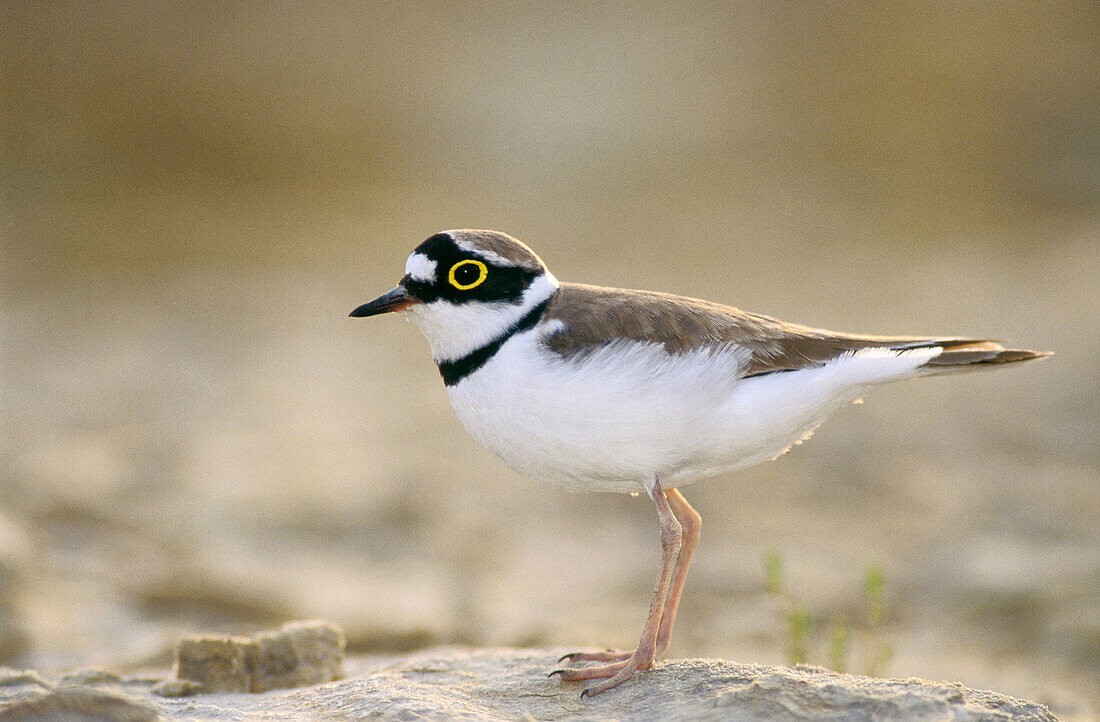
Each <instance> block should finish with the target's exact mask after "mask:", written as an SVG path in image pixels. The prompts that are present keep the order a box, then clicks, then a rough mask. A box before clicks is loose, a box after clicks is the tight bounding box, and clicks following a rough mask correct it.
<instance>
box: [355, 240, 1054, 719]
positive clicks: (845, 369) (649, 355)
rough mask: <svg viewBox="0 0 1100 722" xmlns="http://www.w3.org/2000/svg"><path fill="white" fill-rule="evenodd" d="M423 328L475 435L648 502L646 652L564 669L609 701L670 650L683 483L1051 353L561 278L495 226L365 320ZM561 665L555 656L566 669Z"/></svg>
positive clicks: (568, 477)
mask: <svg viewBox="0 0 1100 722" xmlns="http://www.w3.org/2000/svg"><path fill="white" fill-rule="evenodd" d="M391 311H400V312H403V313H406V314H408V316H409V318H411V319H412V321H413V322H415V323H416V324H417V325H418V326H419V327H420V329H421V331H423V333H424V335H425V336H426V337H427V339H428V343H429V345H430V346H431V351H432V355H433V356H434V358H435V362H436V364H437V365H438V366H439V372H440V374H441V375H442V377H443V383H444V385H445V386H446V389H447V395H448V396H449V397H450V400H451V404H452V405H453V406H454V409H455V412H456V413H457V414H458V418H459V420H460V421H461V422H462V425H463V426H464V427H465V428H466V430H467V431H468V432H469V433H470V434H471V435H472V436H473V437H474V438H475V439H476V440H477V441H478V442H480V443H481V444H482V445H484V446H485V447H486V448H488V449H489V450H490V451H492V452H493V453H494V454H496V455H497V456H498V457H500V459H501V460H502V461H504V463H505V464H507V465H508V466H510V467H511V468H512V469H514V470H515V471H517V472H519V473H520V474H523V475H524V476H528V477H530V478H532V479H534V480H536V481H540V482H543V483H546V484H552V485H555V486H562V487H565V488H568V489H572V490H576V491H617V492H632V493H633V492H645V493H646V494H647V495H648V496H649V498H650V499H651V500H652V501H653V502H654V504H655V505H656V508H657V517H658V520H659V522H660V529H661V534H660V539H661V570H660V574H659V575H658V577H657V584H656V588H655V590H654V593H653V600H652V602H651V604H650V609H649V615H648V617H647V619H646V623H645V627H644V630H643V632H642V636H641V639H640V641H639V643H638V647H637V648H636V649H635V650H633V651H630V652H600V653H576V654H571V655H566V656H565V657H563V658H562V660H566V659H568V660H570V661H571V662H583V661H595V662H602V663H603V664H600V665H598V666H589V667H570V668H567V669H559V670H555V671H554V672H551V674H557V675H560V676H561V678H562V679H564V680H568V681H573V680H586V679H599V680H600V681H599V682H598V683H595V684H594V685H593V686H591V687H589V688H587V689H585V690H584V691H583V692H582V697H583V696H584V695H592V694H597V693H599V692H603V691H605V690H607V689H610V688H612V687H614V686H616V685H618V684H619V683H621V682H623V681H625V680H627V679H629V678H630V677H631V676H632V675H633V674H634V672H635V671H637V670H640V669H649V668H650V667H652V666H653V664H654V661H655V660H657V659H659V658H660V657H661V656H662V655H663V654H664V653H665V651H666V650H667V648H668V644H669V640H670V638H671V635H672V626H673V623H674V621H675V619H676V608H677V605H678V603H679V601H680V595H681V592H682V591H683V586H684V580H685V578H686V577H687V572H688V566H689V564H690V563H691V556H692V553H693V552H694V550H695V546H696V544H697V543H698V540H699V528H700V519H699V514H698V513H697V512H696V511H695V510H694V509H692V508H691V506H690V505H688V503H687V501H685V500H684V497H683V496H682V495H681V494H680V492H679V491H678V489H679V487H682V486H685V485H687V484H690V483H692V482H695V481H698V480H700V479H705V478H707V477H711V476H715V475H718V474H722V473H725V472H728V471H731V470H733V469H741V468H744V467H747V466H751V465H753V464H757V463H760V462H762V461H767V460H769V459H774V458H775V457H777V456H779V455H780V454H782V453H783V452H785V451H786V450H787V449H789V448H790V447H791V446H792V445H793V444H795V443H797V442H799V441H801V440H804V439H806V438H808V437H809V436H810V434H811V433H813V431H814V429H815V428H817V426H818V425H819V424H820V423H821V422H822V421H824V420H825V418H826V417H827V416H828V415H829V414H831V413H832V412H833V411H836V410H837V409H839V408H840V407H842V406H845V405H847V404H850V403H852V402H854V401H856V400H858V399H859V398H861V397H862V396H864V395H865V394H867V393H868V392H869V391H871V390H872V389H874V388H876V387H878V386H881V385H883V384H886V383H890V382H893V381H900V380H902V379H908V378H914V377H917V376H929V375H932V374H939V373H944V372H949V371H962V370H971V369H988V368H994V367H997V366H1001V365H1004V364H1006V363H1014V362H1017V361H1029V360H1032V359H1037V358H1042V357H1044V356H1048V355H1049V354H1048V353H1044V352H1036V351H1024V350H1015V349H1006V348H1004V347H1003V346H1001V345H1000V344H998V343H996V342H994V341H987V340H980V339H970V338H953V337H944V338H911V337H900V336H865V335H856V334H847V333H836V332H833V331H825V330H822V329H817V328H810V327H807V326H800V325H797V324H792V323H784V322H781V321H777V320H775V319H773V318H769V317H767V316H761V315H758V314H754V313H746V312H744V311H740V310H738V309H736V308H732V307H730V306H723V305H721V304H717V303H711V302H709V301H700V300H696V299H692V298H684V297H681V296H674V295H670V294H667V293H653V292H649V291H627V290H620V289H615V288H601V287H599V286H587V285H581V284H575V283H559V282H558V280H557V279H556V278H554V276H553V275H552V274H551V273H550V271H549V270H547V268H546V266H545V265H544V264H543V262H542V260H541V259H539V257H538V256H537V255H535V253H534V252H533V251H532V250H531V249H530V248H528V247H527V246H526V245H524V244H523V243H520V242H519V241H518V240H516V239H514V238H512V237H510V236H508V235H505V234H503V233H498V232H495V231H478V230H455V231H446V232H443V233H438V234H436V235H434V236H432V237H431V238H429V239H427V240H426V241H424V242H423V243H421V244H420V245H419V246H417V247H416V249H415V250H414V251H413V252H412V254H411V255H410V256H409V257H408V260H407V261H406V263H405V275H404V277H403V278H402V279H401V281H400V283H399V284H398V286H397V288H395V289H393V290H392V291H390V292H389V293H386V294H383V295H382V296H379V297H378V298H376V299H375V300H373V301H371V302H369V303H366V304H364V305H362V306H360V307H358V308H356V309H355V310H354V311H352V312H351V315H352V316H356V317H364V316H374V315H376V314H381V313H387V312H391ZM562 660H559V661H562Z"/></svg>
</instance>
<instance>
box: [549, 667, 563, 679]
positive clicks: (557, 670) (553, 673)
mask: <svg viewBox="0 0 1100 722" xmlns="http://www.w3.org/2000/svg"><path fill="white" fill-rule="evenodd" d="M555 674H565V670H564V669H555V670H554V671H553V672H551V673H550V674H548V675H546V677H547V678H548V679H549V678H550V677H553V676H554V675H555Z"/></svg>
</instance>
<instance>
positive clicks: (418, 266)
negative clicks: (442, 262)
mask: <svg viewBox="0 0 1100 722" xmlns="http://www.w3.org/2000/svg"><path fill="white" fill-rule="evenodd" d="M436 265H437V264H436V262H435V261H433V260H432V259H430V258H428V257H427V256H425V255H424V254H423V253H412V254H410V255H409V260H407V261H405V275H406V276H408V277H409V278H412V279H414V280H416V281H423V282H424V283H435V269H436Z"/></svg>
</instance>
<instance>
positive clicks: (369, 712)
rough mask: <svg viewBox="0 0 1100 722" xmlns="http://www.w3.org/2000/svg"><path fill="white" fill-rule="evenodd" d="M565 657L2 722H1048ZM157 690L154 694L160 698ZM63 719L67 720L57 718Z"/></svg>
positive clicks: (22, 693) (731, 666) (856, 679)
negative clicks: (54, 721)
mask: <svg viewBox="0 0 1100 722" xmlns="http://www.w3.org/2000/svg"><path fill="white" fill-rule="evenodd" d="M560 654H561V650H546V649H481V650H473V651H470V650H456V649H434V650H429V651H425V652H421V653H417V654H413V655H408V656H404V657H395V658H388V659H383V658H378V657H353V658H350V659H348V660H347V672H348V675H349V676H347V677H346V678H344V679H342V680H339V681H333V682H330V683H327V684H321V685H315V686H311V687H305V688H298V689H291V690H274V691H268V692H264V693H260V694H249V693H243V692H242V693H236V694H231V693H219V694H202V693H196V694H188V695H186V696H172V697H164V696H160V695H158V694H156V693H155V691H156V690H157V689H158V688H157V685H158V684H161V685H163V680H161V679H160V678H159V677H158V676H157V675H155V674H149V675H141V676H129V677H118V676H115V675H111V674H110V673H106V672H102V671H99V672H96V671H94V670H85V671H84V672H82V673H80V674H76V675H70V676H68V677H62V678H60V679H57V680H47V679H44V678H42V677H41V676H39V675H37V674H35V673H33V672H22V673H20V672H15V671H11V670H8V671H4V672H3V673H2V674H0V721H2V722H14V721H15V720H32V719H41V718H43V717H44V716H48V715H54V716H55V718H57V717H63V718H64V719H66V720H74V721H75V720H92V719H109V720H134V721H135V722H137V721H138V720H158V719H188V720H254V719H255V720H259V719H264V720H297V719H306V718H308V719H363V718H371V719H395V720H396V719H402V720H408V719H431V718H447V719H478V720H517V719H519V720H534V719H539V720H562V719H578V720H584V719H620V720H731V719H732V720H834V721H837V722H839V721H841V720H860V721H863V722H866V721H870V720H968V721H969V722H1000V721H1003V720H1034V721H1035V722H1045V721H1049V720H1054V719H1055V717H1054V716H1053V715H1052V714H1051V713H1050V712H1049V711H1048V710H1047V708H1046V707H1044V706H1043V705H1041V704H1037V703H1034V702H1027V701H1024V700H1019V699H1013V698H1011V697H1007V696H1005V695H1001V694H997V693H995V692H983V691H978V690H973V689H969V688H967V687H964V686H962V685H959V684H952V683H947V682H929V681H925V680H920V679H905V680H900V679H873V678H869V677H862V676H858V675H851V674H835V673H832V672H829V671H827V670H824V669H821V668H817V667H810V666H805V667H797V668H793V667H768V666H763V665H748V664H737V663H734V662H727V661H722V660H714V659H685V660H674V661H669V662H665V663H663V664H661V665H660V666H659V667H658V668H657V669H655V670H653V671H649V672H645V673H640V674H639V675H638V676H637V677H636V678H635V679H633V680H630V681H629V682H628V683H626V684H624V685H622V686H621V687H619V688H617V689H614V690H610V691H608V692H605V693H604V694H601V695H599V696H597V697H594V698H591V697H589V698H585V699H583V700H582V699H581V698H580V695H579V693H578V691H579V690H580V689H581V688H582V687H581V686H580V685H577V684H564V683H561V682H558V681H557V680H555V679H548V678H547V676H546V670H547V669H549V668H551V667H552V666H553V665H554V660H555V659H556V658H557V657H558V656H559V655H560ZM160 690H163V686H162V687H161V688H160ZM65 715H67V716H65Z"/></svg>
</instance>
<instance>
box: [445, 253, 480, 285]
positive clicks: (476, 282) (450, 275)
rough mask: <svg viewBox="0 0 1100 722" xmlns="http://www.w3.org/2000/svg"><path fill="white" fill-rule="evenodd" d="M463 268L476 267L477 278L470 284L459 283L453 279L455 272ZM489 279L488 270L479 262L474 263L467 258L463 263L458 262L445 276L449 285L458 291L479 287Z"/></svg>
mask: <svg viewBox="0 0 1100 722" xmlns="http://www.w3.org/2000/svg"><path fill="white" fill-rule="evenodd" d="M463 266H477V271H478V273H477V278H475V279H474V280H473V281H471V282H470V283H461V282H459V280H458V279H457V278H455V271H457V270H458V269H460V268H462V267H463ZM488 277H489V269H488V268H487V267H486V266H485V264H484V263H482V262H481V261H475V260H473V259H472V258H467V259H466V260H465V261H459V262H458V263H456V264H455V265H453V266H451V270H450V272H449V273H448V274H447V280H448V281H450V282H451V285H452V286H454V287H455V288H457V289H458V290H460V291H469V290H470V289H471V288H475V287H477V286H480V285H481V284H482V283H484V282H485V279H486V278H488Z"/></svg>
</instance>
